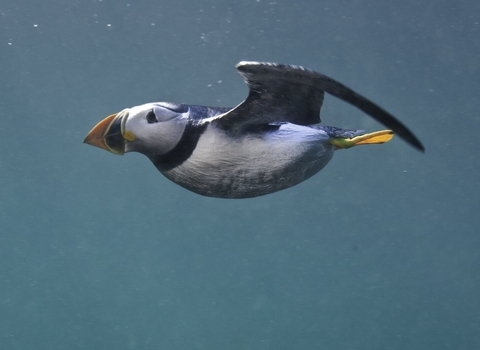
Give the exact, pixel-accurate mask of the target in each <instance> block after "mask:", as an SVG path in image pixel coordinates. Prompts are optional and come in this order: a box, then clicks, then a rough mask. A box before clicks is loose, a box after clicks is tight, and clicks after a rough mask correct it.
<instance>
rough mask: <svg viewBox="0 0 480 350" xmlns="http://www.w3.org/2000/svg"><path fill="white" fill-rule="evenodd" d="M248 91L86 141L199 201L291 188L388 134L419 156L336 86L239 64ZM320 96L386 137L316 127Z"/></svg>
mask: <svg viewBox="0 0 480 350" xmlns="http://www.w3.org/2000/svg"><path fill="white" fill-rule="evenodd" d="M237 69H238V71H239V73H240V74H241V75H242V76H243V78H244V79H245V81H246V83H247V84H248V86H249V88H250V92H249V96H248V98H247V99H246V100H245V101H244V102H243V103H241V104H240V105H238V106H237V107H235V108H233V109H232V108H219V107H205V106H191V105H177V104H173V103H165V102H160V103H148V104H144V105H141V106H136V107H133V108H130V109H124V110H123V111H121V112H119V113H118V114H114V115H111V116H109V117H107V118H106V119H104V120H103V121H101V122H100V123H98V124H97V125H96V126H95V127H94V128H93V129H92V131H91V132H90V133H89V134H88V135H87V137H86V138H85V142H86V143H88V144H91V145H94V146H97V147H100V148H103V149H106V150H108V151H110V152H112V153H115V154H123V153H125V152H140V153H143V154H145V155H146V156H147V157H148V158H150V160H151V161H152V162H153V164H154V165H155V166H156V167H157V169H158V170H159V171H160V172H161V173H162V174H164V175H165V176H166V177H167V178H169V179H170V180H172V181H173V182H175V183H177V184H179V185H180V186H182V187H184V188H186V189H188V190H191V191H193V192H196V193H198V194H201V195H205V196H210V197H220V198H248V197H256V196H261V195H265V194H269V193H272V192H276V191H279V190H282V189H285V188H288V187H291V186H294V185H296V184H298V183H300V182H302V181H304V180H306V179H308V178H309V177H311V176H313V175H315V174H316V173H317V172H319V171H320V170H321V169H322V168H323V167H324V166H325V165H326V164H327V163H328V162H329V161H330V159H331V158H332V156H333V153H334V151H335V150H336V149H342V148H349V147H352V146H355V145H360V144H375V143H383V142H386V141H388V140H390V139H391V138H392V136H393V132H396V133H397V134H398V135H399V136H400V137H402V138H404V139H405V140H406V141H407V142H409V143H410V144H411V145H412V146H414V147H415V148H417V149H419V150H422V151H423V146H422V145H421V143H420V141H419V140H418V139H417V138H416V137H415V136H414V135H413V134H412V133H411V132H410V131H409V130H408V129H407V128H406V127H405V126H404V125H403V124H401V123H400V122H399V121H398V120H397V119H395V117H393V116H392V115H391V114H389V113H388V112H386V111H385V110H383V109H381V108H380V107H378V106H377V105H375V104H373V103H372V102H370V101H369V100H367V99H366V98H364V97H362V96H360V95H359V94H357V93H356V92H354V91H353V90H351V89H349V88H347V87H346V86H344V85H342V84H341V83H339V82H337V81H335V80H333V79H331V78H329V77H326V76H324V75H322V74H319V73H316V72H313V71H310V70H307V69H304V68H302V67H297V66H287V65H278V64H272V63H259V62H240V63H239V64H238V65H237ZM324 91H326V92H328V93H330V94H332V95H334V96H336V97H338V98H340V99H342V100H344V101H346V102H349V103H351V104H352V105H354V106H356V107H358V108H360V109H361V110H363V111H364V112H366V113H368V114H369V115H370V116H372V117H373V118H375V119H376V120H378V121H379V122H381V123H383V124H384V125H385V126H387V127H389V128H390V129H392V130H393V131H392V130H384V131H379V132H375V133H371V134H365V133H364V132H363V131H360V130H343V129H339V128H335V127H329V126H322V125H320V108H321V106H322V102H323V96H324Z"/></svg>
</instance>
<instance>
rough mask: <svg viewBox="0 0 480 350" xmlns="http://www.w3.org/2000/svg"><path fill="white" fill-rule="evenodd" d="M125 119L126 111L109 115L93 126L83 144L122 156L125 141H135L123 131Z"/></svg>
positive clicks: (131, 135)
mask: <svg viewBox="0 0 480 350" xmlns="http://www.w3.org/2000/svg"><path fill="white" fill-rule="evenodd" d="M127 117H128V110H123V111H121V112H120V113H116V114H112V115H109V116H108V117H106V118H105V119H103V120H102V121H101V122H100V123H98V124H97V125H95V127H94V128H93V129H92V130H91V131H90V132H89V133H88V135H87V137H85V140H83V142H84V143H87V144H89V145H92V146H95V147H98V148H101V149H104V150H107V151H109V152H112V153H114V154H118V155H122V154H124V153H125V140H129V141H133V139H135V137H134V136H133V134H132V133H130V132H128V131H127V132H126V133H125V131H124V129H125V121H126V119H127Z"/></svg>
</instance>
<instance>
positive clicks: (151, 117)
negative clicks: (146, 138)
mask: <svg viewBox="0 0 480 350" xmlns="http://www.w3.org/2000/svg"><path fill="white" fill-rule="evenodd" d="M145 119H147V123H149V124H152V123H158V119H157V116H156V115H155V113H154V112H153V110H152V111H150V112H148V113H147V115H146V116H145Z"/></svg>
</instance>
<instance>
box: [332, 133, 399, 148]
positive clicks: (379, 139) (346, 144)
mask: <svg viewBox="0 0 480 350" xmlns="http://www.w3.org/2000/svg"><path fill="white" fill-rule="evenodd" d="M393 134H394V133H393V131H392V130H381V131H376V132H372V133H369V134H364V135H360V136H355V137H352V138H351V139H349V138H343V137H336V138H333V139H331V140H330V143H331V144H333V145H335V149H342V148H350V147H353V146H357V145H372V144H379V143H385V142H387V141H390V140H391V139H392V137H393Z"/></svg>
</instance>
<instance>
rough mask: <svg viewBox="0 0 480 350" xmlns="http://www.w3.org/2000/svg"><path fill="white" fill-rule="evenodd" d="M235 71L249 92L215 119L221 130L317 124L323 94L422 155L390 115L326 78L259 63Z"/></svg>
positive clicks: (411, 136) (420, 147)
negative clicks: (358, 112) (365, 116)
mask: <svg viewBox="0 0 480 350" xmlns="http://www.w3.org/2000/svg"><path fill="white" fill-rule="evenodd" d="M236 68H237V70H238V72H239V74H240V75H241V76H242V77H243V79H244V80H245V82H246V83H247V85H248V87H249V90H250V91H249V94H248V97H247V99H246V100H245V101H243V102H242V103H241V104H240V105H238V106H237V107H235V108H234V109H232V110H231V111H230V112H228V113H226V114H225V115H223V116H222V117H221V118H220V119H218V121H217V122H218V123H219V125H221V126H223V127H226V128H229V129H231V130H241V129H242V128H243V127H248V126H252V125H258V124H267V123H273V122H289V123H293V124H299V125H311V124H318V123H320V108H321V107H322V102H323V95H324V91H326V92H328V93H329V94H331V95H333V96H335V97H337V98H339V99H341V100H343V101H345V102H348V103H350V104H352V105H354V106H355V107H357V108H359V109H360V110H362V111H363V112H365V113H367V114H368V115H370V116H371V117H372V118H373V119H375V120H377V121H378V122H380V123H382V124H383V125H385V126H386V127H388V128H390V129H391V130H393V131H394V132H395V133H396V134H397V135H398V136H400V137H401V138H403V139H404V140H405V141H407V142H408V143H409V144H410V145H412V146H413V147H415V148H416V149H418V150H420V151H424V147H423V145H422V143H421V142H420V141H419V140H418V138H417V137H416V136H415V135H414V134H413V133H412V132H411V131H410V130H409V129H408V128H407V127H406V126H405V125H403V124H402V123H401V122H400V121H399V120H397V119H396V118H395V117H394V116H393V115H391V114H390V113H388V112H387V111H385V110H384V109H383V108H381V107H379V106H377V105H376V104H374V103H373V102H372V101H370V100H368V99H366V98H365V97H363V96H361V95H360V94H358V93H356V92H355V91H353V90H352V89H350V88H348V87H347V86H345V85H343V84H342V83H339V82H338V81H336V80H334V79H332V78H330V77H327V76H326V75H323V74H320V73H317V72H314V71H312V70H309V69H306V68H303V67H299V66H290V65H283V64H275V63H263V62H245V61H243V62H240V63H238V64H237V66H236Z"/></svg>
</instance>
